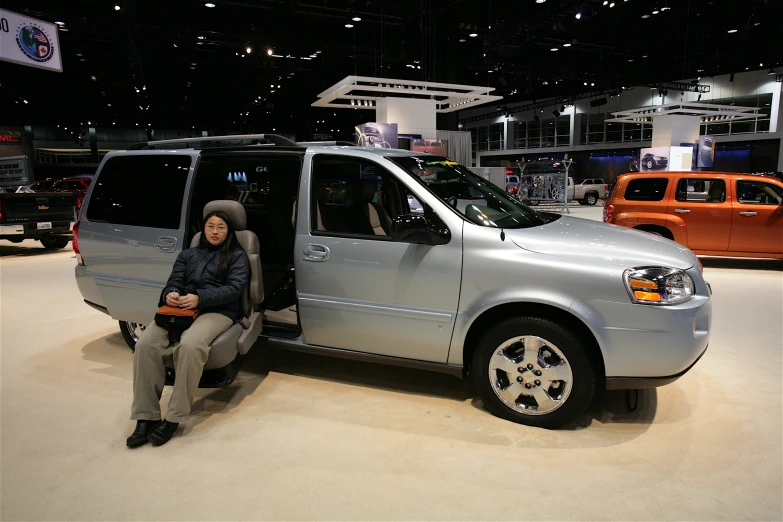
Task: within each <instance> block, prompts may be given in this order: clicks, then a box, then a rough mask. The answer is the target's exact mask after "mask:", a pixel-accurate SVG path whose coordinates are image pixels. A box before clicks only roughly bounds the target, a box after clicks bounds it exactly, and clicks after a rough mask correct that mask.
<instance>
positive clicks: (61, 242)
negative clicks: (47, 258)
mask: <svg viewBox="0 0 783 522" xmlns="http://www.w3.org/2000/svg"><path fill="white" fill-rule="evenodd" d="M39 241H41V244H42V245H43V246H44V248H50V249H55V248H65V247H66V246H68V241H70V239H68V238H67V237H57V236H54V237H51V236H50V237H44V238H41V239H40V240H39Z"/></svg>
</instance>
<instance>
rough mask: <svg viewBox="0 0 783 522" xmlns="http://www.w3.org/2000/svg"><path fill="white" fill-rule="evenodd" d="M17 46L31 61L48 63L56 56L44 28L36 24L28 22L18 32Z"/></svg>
mask: <svg viewBox="0 0 783 522" xmlns="http://www.w3.org/2000/svg"><path fill="white" fill-rule="evenodd" d="M16 44H17V45H18V46H19V49H21V50H22V52H23V53H24V54H25V55H26V56H27V57H28V58H30V59H31V60H34V61H36V62H39V63H42V62H48V61H49V60H51V58H52V56H54V45H52V41H51V40H50V39H49V36H47V34H46V33H45V32H44V29H43V27H41V26H39V25H38V24H36V23H34V22H26V23H24V24H22V25H20V26H19V28H18V29H17V31H16Z"/></svg>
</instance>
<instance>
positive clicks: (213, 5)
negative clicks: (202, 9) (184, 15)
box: [204, 2, 215, 8]
mask: <svg viewBox="0 0 783 522" xmlns="http://www.w3.org/2000/svg"><path fill="white" fill-rule="evenodd" d="M204 6H206V7H209V8H212V7H215V4H213V3H212V2H207V3H206V4H204Z"/></svg>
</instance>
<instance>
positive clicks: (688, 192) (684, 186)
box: [675, 178, 726, 203]
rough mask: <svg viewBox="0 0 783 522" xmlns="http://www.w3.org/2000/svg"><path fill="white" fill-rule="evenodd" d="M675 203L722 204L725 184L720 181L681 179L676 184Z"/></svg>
mask: <svg viewBox="0 0 783 522" xmlns="http://www.w3.org/2000/svg"><path fill="white" fill-rule="evenodd" d="M675 199H676V200H677V201H692V202H698V203H723V202H724V201H726V182H725V181H723V180H722V179H693V178H682V179H681V180H680V181H679V182H678V183H677V194H676V196H675Z"/></svg>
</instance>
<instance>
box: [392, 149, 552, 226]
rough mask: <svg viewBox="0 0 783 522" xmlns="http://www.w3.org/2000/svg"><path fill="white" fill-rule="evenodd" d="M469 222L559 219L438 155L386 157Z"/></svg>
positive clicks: (523, 222) (541, 222)
mask: <svg viewBox="0 0 783 522" xmlns="http://www.w3.org/2000/svg"><path fill="white" fill-rule="evenodd" d="M389 159H390V160H391V161H392V162H394V163H395V164H396V165H398V166H400V167H402V168H403V169H404V170H406V171H407V172H408V173H409V174H410V175H411V176H413V178H415V179H416V180H417V181H418V182H419V183H421V184H422V185H424V186H425V187H426V188H427V189H428V190H429V191H430V192H432V193H433V194H435V195H436V196H437V197H438V198H440V199H441V200H443V201H444V202H445V203H446V204H447V205H449V206H450V207H451V208H453V209H454V210H456V211H457V212H458V213H459V214H461V215H462V216H464V217H465V219H467V220H468V221H470V222H471V223H475V224H476V225H480V226H484V227H494V228H527V227H536V226H539V225H544V224H546V223H549V222H551V221H554V220H555V219H557V218H559V217H560V216H558V215H556V214H545V213H542V212H536V211H534V210H533V209H531V208H529V207H527V206H525V205H523V204H522V203H520V202H519V201H517V200H515V199H513V198H511V197H509V196H508V195H507V194H506V191H505V190H503V189H500V188H498V187H496V186H495V185H493V184H492V183H490V182H489V181H487V180H485V179H484V178H482V177H480V176H477V175H476V174H474V173H472V172H471V171H469V170H468V169H466V168H465V167H463V166H462V165H460V164H459V163H457V162H455V161H451V160H449V159H447V158H444V157H439V156H429V155H427V156H421V157H419V156H404V157H392V158H389Z"/></svg>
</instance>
